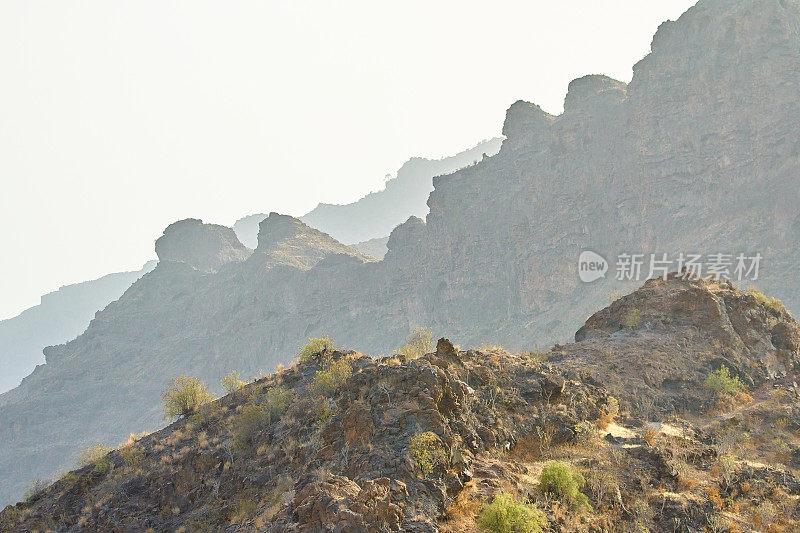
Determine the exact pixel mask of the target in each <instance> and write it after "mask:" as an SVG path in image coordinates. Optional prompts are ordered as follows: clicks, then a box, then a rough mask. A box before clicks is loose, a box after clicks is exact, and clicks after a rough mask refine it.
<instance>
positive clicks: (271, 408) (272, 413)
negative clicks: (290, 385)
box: [263, 387, 294, 422]
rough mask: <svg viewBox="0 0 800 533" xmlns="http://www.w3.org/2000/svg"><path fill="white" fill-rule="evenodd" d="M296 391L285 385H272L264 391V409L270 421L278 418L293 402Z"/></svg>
mask: <svg viewBox="0 0 800 533" xmlns="http://www.w3.org/2000/svg"><path fill="white" fill-rule="evenodd" d="M293 400H294V393H293V392H292V391H290V390H287V389H286V388H284V387H270V388H269V389H267V390H266V392H264V401H263V405H264V411H265V412H266V413H267V416H268V417H269V421H270V422H272V421H273V420H277V419H279V418H280V415H281V414H283V412H284V411H286V409H288V408H289V406H290V405H291V404H292V401H293Z"/></svg>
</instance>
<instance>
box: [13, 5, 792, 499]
mask: <svg viewBox="0 0 800 533" xmlns="http://www.w3.org/2000/svg"><path fill="white" fill-rule="evenodd" d="M798 89H800V3H799V2H798V1H797V0H758V1H756V0H701V1H700V2H699V3H698V4H697V5H696V6H695V7H693V8H691V9H690V10H689V11H687V12H686V13H685V14H684V15H683V16H682V17H680V19H679V20H677V21H675V22H668V23H665V24H663V25H662V26H661V27H660V28H659V30H658V32H657V34H656V35H655V37H654V39H653V43H652V51H651V53H650V54H648V55H647V56H646V57H645V58H644V59H642V61H640V62H639V63H637V64H636V65H635V66H634V75H633V79H632V81H631V83H630V84H627V85H626V84H624V83H622V82H619V81H616V80H612V79H610V78H607V77H605V76H599V75H593V76H587V77H585V78H581V79H578V80H575V81H574V82H572V83H571V84H570V87H569V92H568V94H567V97H566V101H565V110H564V113H563V114H561V115H559V116H552V115H549V114H547V113H545V112H543V111H542V110H541V109H540V108H538V107H537V106H535V105H533V104H530V103H526V102H517V103H515V104H514V105H512V106H511V108H510V109H509V111H508V113H507V116H506V121H505V125H504V130H503V131H504V134H505V136H506V139H505V140H504V142H503V146H502V148H501V150H500V152H499V153H498V154H497V155H495V156H493V157H489V158H486V159H484V160H482V161H480V162H478V163H477V164H475V165H472V166H469V167H467V168H463V169H461V170H459V171H457V172H454V173H452V174H450V175H446V176H440V177H438V178H436V179H434V183H433V185H434V190H433V192H432V193H431V195H430V197H429V199H428V206H429V208H430V213H429V214H428V216H427V217H426V220H425V221H423V220H421V219H419V218H416V217H412V218H410V219H409V220H408V221H407V222H405V223H404V224H402V225H400V226H398V227H397V228H396V229H395V230H394V231H393V232H392V235H391V236H390V238H389V241H388V245H387V246H388V251H387V253H386V256H385V258H384V260H383V261H379V262H375V261H373V260H371V259H370V258H367V257H366V256H364V255H362V254H360V253H357V252H354V251H353V250H352V249H350V248H347V247H344V246H343V245H341V244H339V243H337V242H335V241H333V240H332V239H328V238H325V237H323V235H324V234H319V235H316V234H315V236H314V237H313V238H311V239H310V240H304V238H300V237H298V240H297V243H300V242H301V241H302V243H303V244H302V245H300V244H297V245H295V244H292V243H288V244H287V245H286V246H283V245H280V244H279V245H277V246H275V247H274V248H273V247H272V246H268V247H266V248H264V247H262V245H261V244H259V246H258V248H261V249H262V250H267V254H266V256H265V255H264V254H262V253H261V252H259V250H258V249H257V250H256V252H255V253H254V254H252V255H251V256H249V257H248V258H247V259H244V260H240V259H243V255H240V254H239V253H238V252H237V253H234V254H233V255H231V254H229V252H230V251H231V249H234V250H240V248H239V246H241V245H237V243H236V242H234V241H232V240H231V238H230V235H227V236H225V237H224V238H221V237H220V238H213V239H205V238H200V239H199V240H195V239H197V236H195V235H192V234H188V235H185V236H184V237H182V240H183V239H186V242H198V243H201V244H202V246H205V245H211V244H212V243H215V244H214V246H220V248H214V247H212V248H211V249H209V250H206V251H204V252H202V253H200V254H199V255H198V252H196V251H194V250H192V249H191V247H189V248H184V249H181V248H180V247H177V248H176V250H180V252H179V253H176V255H174V256H171V255H170V256H169V257H168V259H170V260H169V261H162V264H159V266H158V267H157V268H156V270H155V271H153V272H152V273H150V274H148V275H147V276H145V277H144V278H143V279H142V280H140V281H139V282H137V283H136V284H134V286H133V287H131V289H130V290H129V291H128V292H126V294H125V295H123V297H122V298H121V299H120V300H119V301H118V302H115V303H114V304H112V305H110V306H109V307H108V308H107V309H105V310H104V311H103V312H101V313H99V314H98V315H97V317H96V318H95V320H94V321H93V322H92V324H91V325H90V327H89V328H88V330H87V331H86V333H85V334H83V335H81V336H80V337H79V338H77V339H76V340H74V341H73V342H70V343H68V344H66V345H65V346H60V347H56V348H53V349H51V350H50V352H49V355H48V362H47V364H46V365H44V366H43V367H40V368H39V369H38V370H37V371H36V372H34V373H33V374H32V375H31V376H29V377H28V378H26V380H25V381H24V382H23V384H22V385H21V386H20V387H19V388H17V389H15V390H14V391H10V392H9V393H6V394H4V395H2V396H0V498H9V497H12V496H16V495H18V494H19V493H20V492H21V490H22V487H23V486H24V485H25V484H26V483H28V482H29V481H30V480H32V479H34V478H35V477H40V476H45V477H48V476H50V475H51V474H52V473H53V472H55V470H57V469H58V468H59V467H61V468H63V467H66V466H67V465H68V464H70V463H71V461H72V459H73V457H74V455H75V454H76V453H77V450H78V449H79V448H80V446H81V445H85V444H86V443H89V442H92V441H104V442H106V443H108V444H111V443H115V442H118V441H119V440H120V439H122V438H123V437H124V435H123V433H124V432H126V431H143V430H151V429H155V428H156V427H158V426H159V424H160V420H159V409H158V405H157V398H158V391H160V390H161V389H162V388H163V386H164V384H165V382H166V380H167V379H168V378H170V377H172V376H174V375H177V374H180V373H186V374H192V375H198V376H200V377H203V378H204V379H207V380H208V381H209V382H211V383H216V382H217V381H218V379H219V377H220V376H222V375H224V374H225V373H227V372H228V371H229V370H232V369H233V370H238V371H240V372H242V373H243V374H245V375H252V374H253V373H255V372H257V371H258V370H259V369H263V370H265V371H271V370H272V369H273V368H275V367H276V365H277V364H279V363H288V362H289V361H288V355H289V354H290V353H291V352H292V350H293V348H294V346H296V345H297V343H298V342H299V341H300V340H301V339H304V338H307V337H311V336H319V335H321V334H323V333H328V334H330V335H331V336H333V338H335V339H337V340H338V341H339V342H340V343H342V345H345V346H348V347H352V348H354V349H357V350H359V351H361V352H365V353H375V354H380V353H390V352H391V350H393V349H394V348H396V347H398V346H399V345H400V344H402V339H403V338H404V337H405V336H406V335H407V334H408V331H409V330H410V329H411V328H413V327H415V326H426V327H429V328H431V329H432V330H433V331H435V332H437V333H446V334H447V335H448V336H449V337H450V338H452V339H453V340H454V342H456V343H459V344H461V345H464V346H475V345H480V344H482V343H499V344H502V345H504V346H506V347H508V348H509V349H511V350H513V351H518V350H525V349H531V348H532V347H533V346H536V345H539V346H546V345H550V344H551V343H552V342H564V341H565V340H567V339H568V337H569V335H571V333H572V332H573V331H574V330H575V329H577V328H578V327H579V325H580V324H581V323H583V322H584V320H585V318H586V317H587V316H588V315H589V314H590V313H591V312H592V311H593V310H595V309H597V308H600V307H602V305H604V304H605V303H606V302H607V301H608V300H607V295H608V293H610V292H611V291H612V289H618V286H617V285H615V284H614V282H613V281H612V280H611V279H610V278H611V277H612V276H611V275H609V276H607V278H606V279H604V280H599V281H597V282H595V283H591V284H586V283H581V282H580V281H579V280H578V277H577V272H576V270H577V268H576V264H577V257H578V255H579V254H580V252H581V251H583V250H586V249H591V250H595V251H597V252H599V253H601V254H602V255H604V256H605V257H606V258H608V259H609V260H611V261H613V258H614V257H615V256H616V255H617V254H618V253H620V252H628V253H645V254H646V253H676V252H686V253H692V252H701V253H704V254H712V253H717V252H724V253H734V252H744V253H748V254H751V253H756V252H759V253H761V254H762V255H763V256H764V261H763V264H762V268H761V272H760V277H759V279H758V281H757V284H758V286H759V287H760V288H761V289H762V290H764V291H766V292H768V293H769V294H774V295H775V296H777V297H779V298H780V299H781V300H783V301H784V302H786V304H787V305H788V306H789V308H796V307H797V306H798V300H797V298H798V294H800V293H799V292H798V281H797V276H796V275H795V272H794V269H795V265H797V264H798V259H800V257H798V254H799V253H800V252H798V250H800V248H798V246H797V242H798V238H800V214H799V213H800V212H799V211H798V208H797V202H796V200H797V198H798V197H800V181H798V180H797V178H796V177H797V175H798V172H799V171H800V168H799V167H800V159H798V153H800V138H798V135H800V105H798V104H799V103H800V90H798ZM270 218H272V217H270ZM278 220H279V218H277V217H276V218H275V221H278ZM280 220H284V219H280ZM297 224H299V222H293V221H291V220H288V219H287V220H286V221H285V225H288V226H294V227H295V228H296V229H297V228H300V229H297V231H299V232H300V233H304V234H310V232H311V230H310V229H306V228H307V226H305V227H304V226H299V225H297ZM277 226H281V224H277ZM187 228H188V229H189V230H191V232H200V233H202V232H204V231H206V230H207V229H208V228H206V227H205V226H192V227H187ZM173 229H174V228H173ZM263 229H264V231H263V232H261V234H260V235H259V241H261V240H262V239H263V240H264V242H272V240H273V239H274V238H275V237H274V236H273V233H274V235H281V231H282V230H281V227H271V225H268V226H267V227H265V228H263ZM215 231H218V232H221V233H222V232H224V231H223V230H222V229H219V228H217V229H216V230H215ZM291 234H292V235H294V233H291ZM220 239H221V240H220ZM292 254H300V255H301V259H298V260H295V259H294V258H293V256H292ZM198 257H200V258H205V259H208V258H216V259H213V260H214V261H216V260H217V259H220V258H224V260H225V261H228V260H230V262H227V263H224V264H220V265H217V266H218V268H213V269H211V270H208V271H206V269H205V268H203V266H204V265H203V264H200V263H196V262H195V259H196V258H198ZM212 263H213V261H212ZM642 312H643V311H642ZM730 320H731V326H730V327H731V328H733V327H734V326H735V325H736V324H737V323H736V322H735V321H734V320H733V318H731V319H730ZM600 329H602V328H600ZM588 334H589V333H588V332H587V335H588ZM623 334H624V332H623ZM648 334H652V335H655V336H656V337H657V336H658V335H659V333H658V330H657V329H656V330H653V332H650V333H648ZM612 337H613V335H612ZM656 337H654V338H656ZM613 338H615V337H613ZM584 342H594V340H593V339H591V338H588V337H587V340H586V341H584ZM720 342H722V341H720ZM742 342H745V345H747V344H746V343H747V339H742ZM581 344H582V343H581ZM724 357H725V358H728V359H729V357H728V356H724ZM731 362H732V363H734V362H735V361H731ZM737 365H738V363H737ZM736 370H737V371H739V372H748V371H749V370H747V369H744V368H742V367H741V366H740V365H739V366H736ZM764 372H767V370H764ZM653 376H654V379H657V378H658V377H659V376H660V374H658V373H655V374H653ZM670 379H673V380H677V383H675V384H674V386H675V387H678V388H679V389H680V388H681V387H682V386H683V385H682V384H681V383H680V381H679V380H680V378H679V377H677V376H676V377H673V378H670ZM753 379H754V380H755V377H754V378H753ZM668 383H669V384H672V382H668ZM621 401H622V400H621ZM659 401H661V400H659ZM685 401H686V402H687V403H691V402H694V401H696V399H693V398H691V397H688V396H687V397H686V398H685Z"/></svg>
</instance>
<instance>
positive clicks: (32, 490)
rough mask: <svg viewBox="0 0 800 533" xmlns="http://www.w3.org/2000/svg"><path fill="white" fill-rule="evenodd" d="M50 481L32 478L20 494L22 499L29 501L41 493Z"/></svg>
mask: <svg viewBox="0 0 800 533" xmlns="http://www.w3.org/2000/svg"><path fill="white" fill-rule="evenodd" d="M49 485H50V483H48V482H47V481H46V480H44V479H34V480H33V481H32V482H31V484H30V485H28V488H26V489H25V493H24V494H23V495H22V501H24V502H29V501H31V500H33V499H34V498H36V497H37V496H39V495H40V494H41V493H43V492H44V489H46V488H47V487H48V486H49Z"/></svg>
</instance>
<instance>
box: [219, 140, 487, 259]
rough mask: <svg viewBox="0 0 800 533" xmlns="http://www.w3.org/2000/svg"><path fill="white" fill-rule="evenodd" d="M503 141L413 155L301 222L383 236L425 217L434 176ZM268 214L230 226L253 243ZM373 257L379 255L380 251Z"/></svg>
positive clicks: (354, 235)
mask: <svg viewBox="0 0 800 533" xmlns="http://www.w3.org/2000/svg"><path fill="white" fill-rule="evenodd" d="M501 142H502V141H501V139H489V140H487V141H483V142H480V143H478V144H477V145H476V146H473V147H472V148H470V149H468V150H464V151H463V152H459V153H457V154H456V155H453V156H449V157H443V158H442V159H426V158H423V157H414V158H412V159H409V160H408V161H406V162H405V163H404V164H403V166H402V167H400V170H398V171H397V176H395V177H394V178H391V179H389V180H388V181H387V182H386V185H385V186H384V188H383V189H382V190H380V191H377V192H373V193H370V194H368V195H366V196H364V197H363V198H361V199H359V200H357V201H355V202H351V203H349V204H344V205H334V204H319V205H318V206H317V207H315V208H314V209H313V210H311V211H310V212H308V213H306V214H305V215H303V216H302V217H300V220H302V221H303V222H305V223H306V224H308V225H309V226H312V227H314V228H317V229H319V230H321V231H324V232H325V233H327V234H329V235H331V236H332V237H333V238H334V239H336V240H338V241H341V242H343V243H345V244H355V243H360V242H363V241H369V240H372V239H385V238H386V236H387V235H389V233H391V232H392V230H393V229H394V228H395V226H397V225H398V224H402V223H403V222H405V221H406V219H408V217H410V216H417V217H424V216H425V215H426V214H427V213H428V206H427V205H425V201H426V200H427V199H428V195H429V194H430V192H431V190H433V183H432V180H433V178H434V177H435V176H441V175H443V174H449V173H451V172H454V171H456V170H458V169H460V168H463V167H467V166H470V165H473V164H475V163H477V162H478V161H481V160H482V159H483V158H484V157H485V156H492V155H495V154H496V153H497V152H498V151H499V150H500V144H501ZM266 217H267V215H265V214H255V215H249V216H246V217H244V218H241V219H239V220H237V221H236V223H235V224H234V225H233V229H234V230H235V231H236V235H237V236H238V237H239V240H240V241H242V242H243V243H244V244H246V245H247V246H250V247H251V248H252V247H254V246H255V245H256V238H257V234H258V224H259V222H261V221H262V220H264V219H265V218H266ZM373 251H375V250H373ZM376 257H379V258H380V257H383V254H381V255H379V256H376Z"/></svg>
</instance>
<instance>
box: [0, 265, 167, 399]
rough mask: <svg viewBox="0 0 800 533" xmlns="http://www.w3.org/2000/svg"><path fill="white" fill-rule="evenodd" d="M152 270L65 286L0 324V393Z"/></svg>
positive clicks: (75, 334)
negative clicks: (44, 351) (49, 350)
mask: <svg viewBox="0 0 800 533" xmlns="http://www.w3.org/2000/svg"><path fill="white" fill-rule="evenodd" d="M155 266H156V263H155V261H152V262H149V263H147V264H145V265H144V267H142V269H141V270H139V271H136V272H117V273H114V274H108V275H106V276H103V277H102V278H98V279H95V280H91V281H84V282H83V283H75V284H72V285H66V286H64V287H61V288H60V289H58V290H57V291H55V292H51V293H49V294H45V295H44V296H42V298H41V302H40V303H39V305H37V306H34V307H31V308H30V309H26V310H25V311H23V312H22V313H20V314H19V315H17V316H15V317H13V318H9V319H7V320H2V321H0V393H3V392H5V391H7V390H9V389H12V388H14V387H16V386H17V385H19V383H20V381H22V378H24V377H25V376H27V375H28V374H30V373H31V372H32V371H33V369H34V368H35V367H36V365H41V364H44V362H45V357H44V354H43V353H42V350H44V349H45V348H46V347H47V346H50V345H53V344H61V343H63V342H67V341H69V340H71V339H74V338H75V337H77V336H78V335H80V334H81V333H82V332H83V331H84V330H86V326H87V325H88V324H89V321H90V320H91V319H92V317H94V315H95V313H97V311H98V310H99V309H103V308H104V307H105V306H106V305H108V304H109V302H112V301H114V300H116V299H117V298H119V297H120V296H122V293H123V292H125V289H127V288H128V287H130V286H131V283H133V282H134V281H136V280H137V279H139V278H140V277H142V276H143V275H145V274H146V273H148V272H150V271H151V270H152V269H153V268H155Z"/></svg>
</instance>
